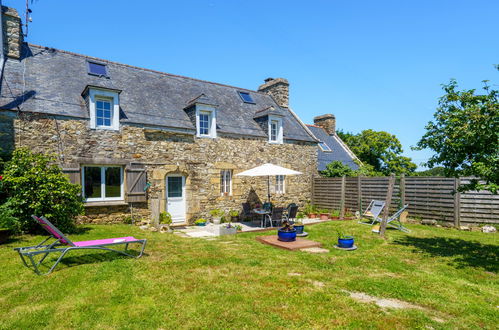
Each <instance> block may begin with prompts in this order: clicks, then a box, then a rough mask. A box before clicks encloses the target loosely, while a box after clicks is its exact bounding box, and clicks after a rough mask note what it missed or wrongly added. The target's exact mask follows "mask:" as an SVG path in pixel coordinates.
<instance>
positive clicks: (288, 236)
mask: <svg viewBox="0 0 499 330" xmlns="http://www.w3.org/2000/svg"><path fill="white" fill-rule="evenodd" d="M277 239H278V240H279V241H281V242H293V241H296V230H293V231H282V230H281V229H279V230H278V231H277Z"/></svg>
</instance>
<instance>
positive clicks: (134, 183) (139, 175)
mask: <svg viewBox="0 0 499 330" xmlns="http://www.w3.org/2000/svg"><path fill="white" fill-rule="evenodd" d="M125 171H126V188H127V189H126V195H127V197H126V201H127V202H128V203H130V202H146V201H147V192H146V187H147V175H146V169H145V168H144V165H142V164H133V165H129V166H127V167H126V169H125Z"/></svg>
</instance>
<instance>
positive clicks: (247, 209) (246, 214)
mask: <svg viewBox="0 0 499 330" xmlns="http://www.w3.org/2000/svg"><path fill="white" fill-rule="evenodd" d="M241 205H242V207H243V212H242V213H241V219H243V220H245V219H248V218H249V219H250V220H253V219H254V218H255V214H254V213H253V210H252V209H251V205H250V203H242V204H241Z"/></svg>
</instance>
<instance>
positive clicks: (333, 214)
mask: <svg viewBox="0 0 499 330" xmlns="http://www.w3.org/2000/svg"><path fill="white" fill-rule="evenodd" d="M329 216H330V218H331V220H339V219H340V211H339V210H332V211H331V213H330V215H329Z"/></svg>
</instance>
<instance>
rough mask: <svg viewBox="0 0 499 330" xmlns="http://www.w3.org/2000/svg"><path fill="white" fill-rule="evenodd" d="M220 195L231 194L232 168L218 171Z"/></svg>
mask: <svg viewBox="0 0 499 330" xmlns="http://www.w3.org/2000/svg"><path fill="white" fill-rule="evenodd" d="M220 195H222V196H230V195H232V170H221V171H220Z"/></svg>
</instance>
